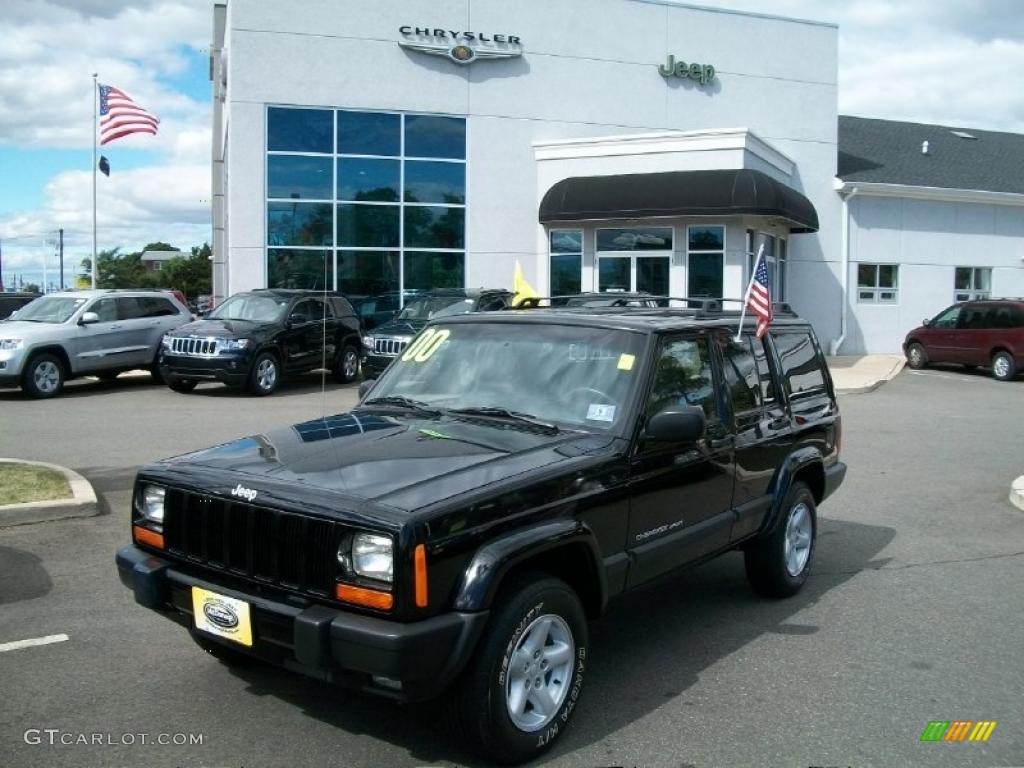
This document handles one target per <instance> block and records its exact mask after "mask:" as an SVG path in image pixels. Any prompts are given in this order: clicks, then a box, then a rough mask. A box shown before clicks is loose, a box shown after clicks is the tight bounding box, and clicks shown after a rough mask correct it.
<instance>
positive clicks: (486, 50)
mask: <svg viewBox="0 0 1024 768" xmlns="http://www.w3.org/2000/svg"><path fill="white" fill-rule="evenodd" d="M398 31H399V32H400V33H401V34H402V36H403V37H405V39H404V40H399V41H398V44H399V45H400V46H402V47H403V48H408V49H409V50H412V51H419V52H420V53H429V54H432V55H434V56H447V57H448V58H449V59H450V60H452V61H454V62H455V63H456V64H472V63H473V62H474V61H476V60H477V59H509V58H512V57H513V56H522V55H523V44H522V42H521V41H520V40H519V38H518V37H516V36H515V35H499V34H488V33H484V32H459V31H457V30H454V29H434V28H432V27H412V26H408V25H407V26H404V27H399V28H398Z"/></svg>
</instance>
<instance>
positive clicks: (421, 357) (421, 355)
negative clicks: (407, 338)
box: [402, 328, 452, 363]
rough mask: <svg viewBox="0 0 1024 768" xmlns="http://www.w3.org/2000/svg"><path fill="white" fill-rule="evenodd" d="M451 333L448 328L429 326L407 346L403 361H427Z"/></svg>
mask: <svg viewBox="0 0 1024 768" xmlns="http://www.w3.org/2000/svg"><path fill="white" fill-rule="evenodd" d="M451 333H452V332H451V331H449V330H448V329H447V328H428V329H427V330H425V331H424V332H423V334H422V335H421V336H420V337H419V338H418V339H416V341H414V342H413V343H412V344H410V345H409V346H408V347H407V348H406V350H405V354H403V355H402V361H403V362H406V363H408V362H413V363H424V362H426V361H427V360H429V359H430V357H431V356H432V355H433V354H434V353H435V352H437V350H438V349H439V348H440V347H441V345H442V344H444V343H445V341H447V340H448V337H449V336H451Z"/></svg>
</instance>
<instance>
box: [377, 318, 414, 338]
mask: <svg viewBox="0 0 1024 768" xmlns="http://www.w3.org/2000/svg"><path fill="white" fill-rule="evenodd" d="M426 327H427V321H426V320H399V319H398V318H397V317H396V318H394V319H392V320H388V321H387V322H386V323H384V324H383V325H378V326H377V327H376V328H374V329H373V333H374V334H377V335H380V336H385V335H388V336H415V335H416V334H417V333H419V332H420V331H422V330H423V329H424V328H426Z"/></svg>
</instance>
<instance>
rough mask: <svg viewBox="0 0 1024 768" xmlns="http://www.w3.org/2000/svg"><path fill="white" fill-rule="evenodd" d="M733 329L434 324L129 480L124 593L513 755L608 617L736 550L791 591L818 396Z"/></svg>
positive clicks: (586, 313)
mask: <svg viewBox="0 0 1024 768" xmlns="http://www.w3.org/2000/svg"><path fill="white" fill-rule="evenodd" d="M736 336H737V318H736V317H735V316H733V315H727V314H724V313H721V312H707V311H702V310H692V309H691V310H685V311H684V310H676V309H656V308H632V309H631V308H586V309H573V308H568V309H526V310H511V311H505V312H491V313H477V314H469V315H462V316H457V317H445V318H443V319H440V320H438V321H435V322H433V323H431V324H430V325H429V326H428V327H427V328H426V329H425V330H424V331H423V332H422V333H421V334H420V335H419V336H417V337H416V339H414V340H413V342H412V343H411V344H410V345H409V346H408V347H407V348H406V349H405V350H404V352H403V354H402V355H401V356H400V357H399V358H398V359H397V360H396V362H395V363H394V364H393V365H392V366H391V367H390V368H388V370H387V372H386V373H385V374H384V376H383V377H382V378H380V379H379V380H377V381H375V382H364V384H363V387H362V389H363V390H364V391H363V399H362V401H361V402H360V403H359V404H358V405H357V406H356V407H355V409H354V410H353V411H352V412H350V413H344V414H339V415H336V416H330V417H324V418H320V419H315V420H313V421H308V422H305V423H302V424H296V425H294V426H291V427H287V428H283V429H279V430H274V431H269V432H266V433H264V434H260V435H256V436H253V437H249V438H245V439H243V440H239V441H236V442H234V443H229V444H227V445H222V446H219V447H215V448H210V449H208V450H203V451H199V452H197V453H192V454H189V455H185V456H180V457H178V458H174V459H168V460H165V461H162V462H158V463H155V464H151V465H149V466H146V467H144V468H142V469H141V470H140V472H139V474H138V477H137V479H136V483H135V489H134V503H133V510H132V538H133V540H134V544H133V545H131V546H126V547H124V548H123V549H121V550H120V552H118V554H117V567H118V569H119V572H120V576H121V580H122V581H123V582H124V584H125V585H126V586H128V587H129V588H131V589H132V590H133V592H134V597H135V600H136V601H137V602H138V603H140V604H141V605H143V606H145V607H147V608H151V609H154V610H156V611H159V612H160V613H162V614H163V615H165V616H167V617H169V618H172V619H174V620H176V621H177V622H179V623H180V624H182V625H184V626H185V627H187V628H188V630H189V632H191V634H192V636H193V637H194V639H195V640H196V642H197V643H198V644H199V645H200V646H202V647H203V648H205V649H206V650H208V651H209V652H210V653H213V654H214V655H216V656H218V657H219V658H221V659H223V660H225V661H227V662H228V663H230V662H231V661H232V660H242V659H244V658H245V657H251V656H256V657H259V658H262V659H265V660H269V661H273V662H276V663H278V664H281V665H284V666H286V667H288V668H289V669H293V670H296V671H300V672H304V673H306V674H308V675H311V676H314V677H317V678H320V679H322V680H328V681H333V682H337V683H342V684H346V685H349V686H354V687H356V688H360V689H362V690H365V691H369V692H373V693H376V694H380V695H383V696H389V697H393V698H396V699H400V700H415V699H425V698H429V697H434V696H437V695H438V694H440V693H441V692H442V691H447V692H448V693H449V694H450V695H449V696H448V697H447V701H448V702H449V703H450V704H451V705H452V707H453V717H452V722H453V723H454V724H456V725H457V726H458V731H459V733H460V734H461V735H462V737H463V738H465V739H466V740H467V741H468V742H469V743H470V744H471V745H473V746H474V747H475V748H476V749H478V750H479V751H480V752H482V753H483V754H484V755H486V756H487V757H489V758H491V759H493V760H496V761H498V762H518V761H523V760H528V759H530V758H532V757H535V756H536V755H537V754H539V753H540V752H541V751H543V750H544V749H545V748H547V747H549V746H550V745H551V743H552V742H553V741H554V740H555V738H556V737H557V736H559V735H561V733H562V732H564V730H565V726H566V724H567V723H568V721H569V719H570V717H571V715H572V714H573V711H574V708H575V706H576V704H577V701H578V697H579V696H580V693H581V691H582V688H583V686H584V682H585V680H586V677H587V671H588V668H589V666H590V662H591V660H590V658H589V656H588V643H587V622H588V621H589V620H592V619H596V618H597V617H598V616H600V615H601V613H602V612H603V611H604V610H605V607H606V606H607V604H608V601H609V599H610V598H612V597H615V596H616V595H619V594H620V593H623V592H626V591H627V590H629V589H631V588H633V587H635V586H637V585H640V584H643V583H645V582H648V581H649V580H651V579H654V578H656V577H658V576H661V575H662V574H665V573H667V572H669V571H672V570H674V569H678V568H680V567H682V566H686V565H692V564H694V563H697V562H699V561H702V560H705V559H707V558H709V557H712V556H714V555H716V554H719V553H722V552H726V551H728V550H731V549H742V550H743V552H744V555H745V563H746V573H747V577H748V579H749V581H750V584H751V586H752V587H753V589H754V590H755V591H757V592H758V593H760V594H763V595H767V596H771V597H785V596H787V595H792V594H794V593H795V592H797V590H799V589H800V587H801V586H802V585H803V583H804V581H805V580H806V579H807V575H808V572H809V571H810V568H811V563H812V562H813V559H814V546H815V534H816V531H817V517H816V515H817V512H816V510H817V507H818V505H819V504H820V503H821V502H822V501H823V500H824V499H825V498H827V497H828V496H829V494H831V493H832V492H833V491H834V490H835V489H836V488H837V487H838V486H839V484H840V483H841V482H842V480H843V476H844V474H845V472H846V466H845V465H844V464H843V463H842V462H840V460H839V442H840V418H839V412H838V410H837V405H836V399H835V396H834V394H833V387H832V381H831V377H830V375H829V371H828V368H827V366H826V364H825V360H824V358H823V356H822V352H821V349H820V347H819V345H818V342H817V339H816V338H815V335H814V332H813V331H812V329H811V327H810V326H809V325H808V324H807V323H806V322H802V321H801V320H799V319H798V318H796V317H795V316H793V315H792V314H791V313H787V312H785V311H784V310H783V309H782V308H780V310H779V311H778V313H777V319H776V321H775V322H774V324H773V326H772V329H771V332H770V333H769V334H768V335H766V336H765V337H764V338H763V339H758V338H756V337H755V336H754V335H753V328H752V324H751V323H747V324H746V325H745V326H744V328H743V330H742V332H741V333H740V335H739V338H737V337H736ZM366 390H368V391H366Z"/></svg>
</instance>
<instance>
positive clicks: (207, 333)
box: [160, 289, 360, 395]
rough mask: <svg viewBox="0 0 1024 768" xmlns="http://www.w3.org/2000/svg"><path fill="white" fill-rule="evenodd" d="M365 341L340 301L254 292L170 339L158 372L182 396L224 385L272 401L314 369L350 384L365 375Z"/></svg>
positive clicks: (312, 294)
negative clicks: (287, 383) (206, 384)
mask: <svg viewBox="0 0 1024 768" xmlns="http://www.w3.org/2000/svg"><path fill="white" fill-rule="evenodd" d="M359 339H360V325H359V318H358V317H356V313H355V310H353V309H352V305H351V304H350V303H349V301H348V299H346V298H345V297H344V296H342V295H340V294H337V293H324V292H323V291H303V290H285V289H269V290H257V291H248V292H245V293H236V294H235V295H234V296H231V297H230V298H228V299H227V300H226V301H224V302H223V303H221V304H220V306H218V307H217V308H216V309H215V310H213V311H212V312H211V313H210V314H209V315H207V316H206V317H205V318H203V319H200V320H196V321H194V322H192V323H189V324H188V325H183V326H182V327H181V328H178V329H177V330H175V332H174V333H170V334H168V335H167V336H165V337H164V340H163V345H162V351H161V353H160V372H161V374H162V375H163V377H164V380H165V381H166V382H167V386H169V387H170V388H171V389H173V390H175V391H176V392H190V391H192V390H193V389H195V386H196V385H197V384H198V383H199V382H201V381H219V382H221V383H223V384H227V385H228V386H230V387H247V388H248V389H249V391H250V392H252V393H253V394H256V395H269V394H271V393H272V392H273V391H274V390H276V389H277V387H278V385H279V384H280V383H281V380H282V378H284V377H285V376H288V375H292V374H296V373H302V372H305V371H311V370H314V369H316V368H327V369H329V370H330V371H332V372H333V374H334V376H335V378H336V379H337V380H338V381H342V382H349V381H353V380H354V379H355V378H356V376H358V375H359V344H360V341H359Z"/></svg>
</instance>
